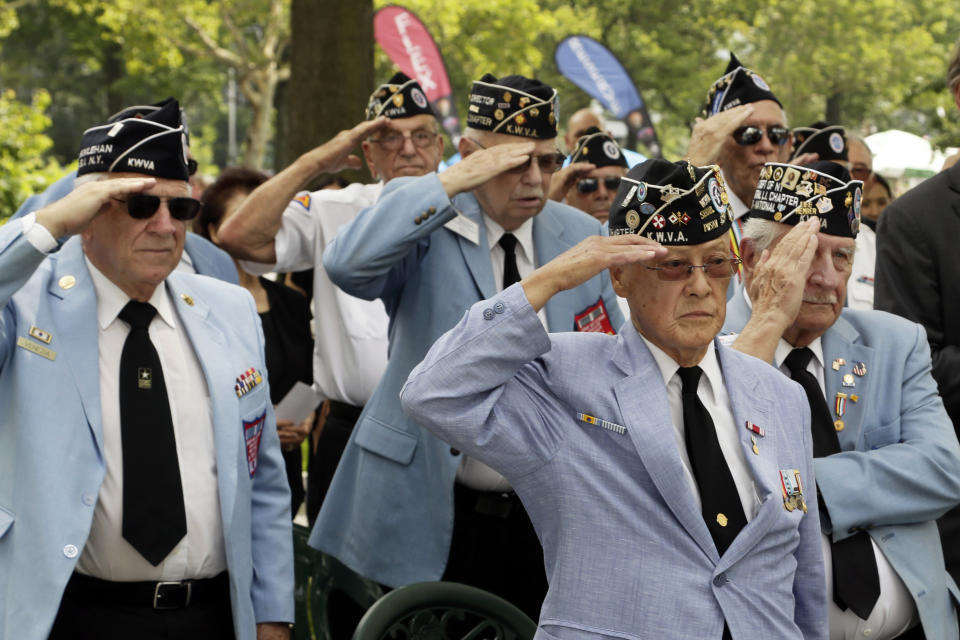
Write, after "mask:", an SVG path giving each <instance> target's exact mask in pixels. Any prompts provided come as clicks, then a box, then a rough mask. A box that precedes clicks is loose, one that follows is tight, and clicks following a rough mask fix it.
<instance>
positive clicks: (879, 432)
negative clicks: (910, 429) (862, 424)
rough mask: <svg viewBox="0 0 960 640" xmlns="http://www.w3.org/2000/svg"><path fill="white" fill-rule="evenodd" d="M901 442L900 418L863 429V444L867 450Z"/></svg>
mask: <svg viewBox="0 0 960 640" xmlns="http://www.w3.org/2000/svg"><path fill="white" fill-rule="evenodd" d="M898 442H900V418H894V419H893V420H892V421H890V422H888V423H887V424H884V425H881V426H879V427H874V428H872V429H865V430H864V431H863V445H864V449H866V450H867V451H869V450H871V449H879V448H880V447H885V446H887V445H888V444H896V443H898Z"/></svg>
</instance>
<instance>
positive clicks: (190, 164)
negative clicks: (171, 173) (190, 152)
mask: <svg viewBox="0 0 960 640" xmlns="http://www.w3.org/2000/svg"><path fill="white" fill-rule="evenodd" d="M199 168H200V164H199V163H198V162H197V161H196V160H194V159H193V158H187V175H188V176H192V175H193V174H195V173H196V172H197V169H199Z"/></svg>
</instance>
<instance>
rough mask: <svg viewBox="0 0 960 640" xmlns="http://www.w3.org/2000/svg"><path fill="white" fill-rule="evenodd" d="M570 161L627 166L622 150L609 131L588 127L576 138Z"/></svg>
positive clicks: (601, 165)
mask: <svg viewBox="0 0 960 640" xmlns="http://www.w3.org/2000/svg"><path fill="white" fill-rule="evenodd" d="M570 162H590V163H592V164H594V165H596V166H597V167H624V168H626V167H627V159H626V158H625V157H624V156H623V151H622V150H621V149H620V146H619V145H618V144H617V141H616V140H614V139H613V138H612V137H611V136H610V134H609V133H607V132H606V131H601V130H600V129H598V128H597V127H590V128H588V129H587V130H586V131H584V132H583V135H582V136H580V137H579V138H578V139H577V144H576V146H575V147H574V148H573V153H571V154H570Z"/></svg>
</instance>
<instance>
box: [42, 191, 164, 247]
mask: <svg viewBox="0 0 960 640" xmlns="http://www.w3.org/2000/svg"><path fill="white" fill-rule="evenodd" d="M156 183H157V181H156V179H154V178H108V179H106V180H97V181H94V182H85V183H84V184H82V185H80V186H79V187H77V188H76V189H74V190H73V191H71V192H70V193H68V194H67V195H65V196H64V197H62V198H60V199H59V200H57V201H56V202H53V203H50V204H48V205H47V206H45V207H43V208H42V209H40V210H39V211H37V222H38V223H39V224H42V225H43V226H44V227H46V229H47V231H49V232H50V235H52V236H53V237H54V238H63V237H64V236H72V235H76V234H78V233H83V231H84V229H86V228H87V226H89V224H90V222H91V221H92V220H93V219H94V218H96V217H97V216H98V215H100V213H101V212H103V211H106V209H107V208H108V207H109V206H110V200H112V199H114V198H116V199H118V200H123V199H124V197H125V196H128V195H130V194H133V193H139V192H140V191H143V190H144V189H149V188H150V187H152V186H153V185H155V184H156Z"/></svg>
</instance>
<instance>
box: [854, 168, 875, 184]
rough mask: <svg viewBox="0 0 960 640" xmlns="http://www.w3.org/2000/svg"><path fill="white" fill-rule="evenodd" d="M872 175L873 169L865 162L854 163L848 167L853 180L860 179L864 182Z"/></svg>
mask: <svg viewBox="0 0 960 640" xmlns="http://www.w3.org/2000/svg"><path fill="white" fill-rule="evenodd" d="M872 175H873V171H871V170H870V167H868V166H867V165H865V164H855V165H853V166H852V167H850V177H852V178H853V179H854V180H862V181H863V182H866V181H867V180H868V179H869V178H870V176H872Z"/></svg>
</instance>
